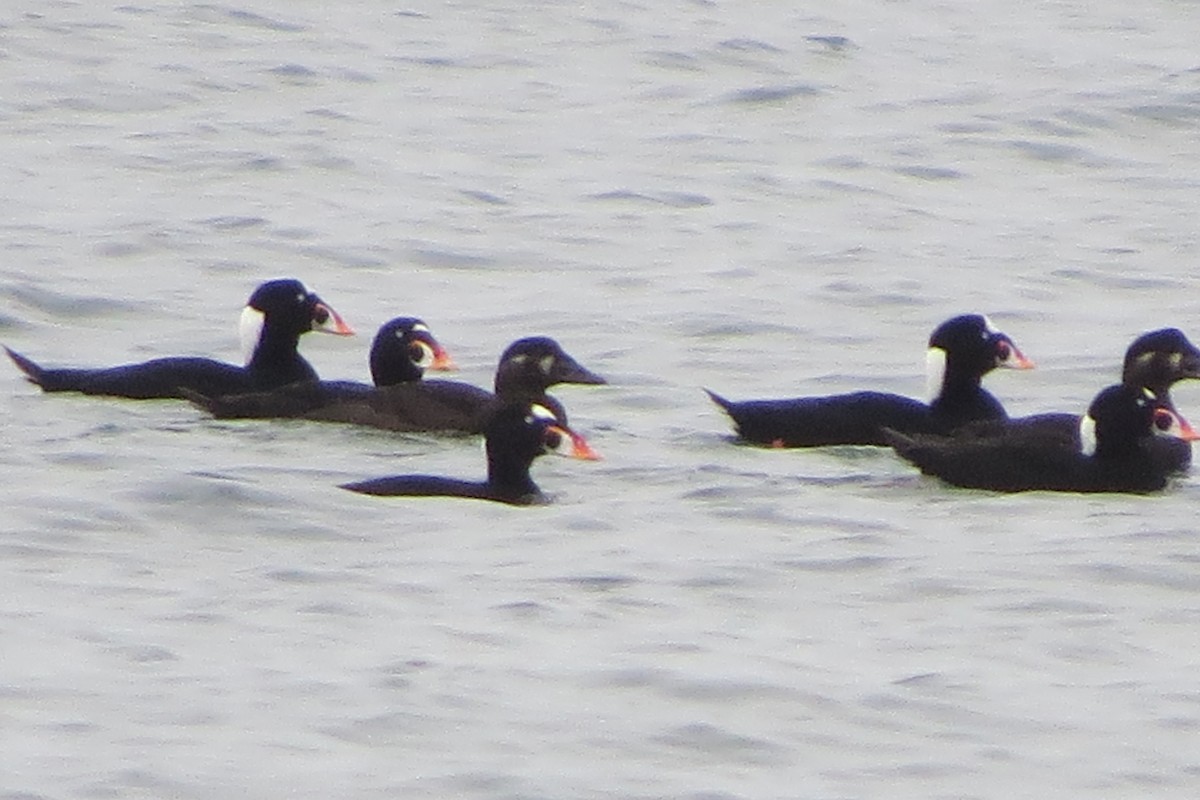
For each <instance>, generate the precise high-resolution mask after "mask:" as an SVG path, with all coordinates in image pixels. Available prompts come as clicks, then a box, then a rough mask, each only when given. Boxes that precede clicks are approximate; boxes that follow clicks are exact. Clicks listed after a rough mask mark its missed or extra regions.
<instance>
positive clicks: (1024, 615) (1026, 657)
mask: <svg viewBox="0 0 1200 800" xmlns="http://www.w3.org/2000/svg"><path fill="white" fill-rule="evenodd" d="M1198 41H1200V4H1198V3H1195V2H1169V3H1138V2H1134V3H1130V2H1116V1H1115V0H1099V1H1098V2H1089V3H1085V2H1082V1H1081V0H1063V1H1062V2H1054V3H1014V2H1001V1H1000V0H980V1H979V2H972V3H943V2H935V1H932V0H908V1H906V2H883V1H882V0H877V1H876V2H865V1H862V0H859V1H856V0H830V2H826V3H819V4H799V3H783V2H779V3H732V2H729V3H726V2H703V1H699V0H694V1H692V2H661V3H645V2H615V3H614V2H580V3H566V2H553V1H551V2H537V3H534V2H525V3H522V2H494V3H486V2H479V0H473V1H470V2H469V1H467V0H463V1H462V2H428V1H422V0H418V2H411V3H401V4H396V3H379V2H351V3H316V2H290V3H285V2H279V0H274V1H273V2H268V1H267V0H260V1H255V0H235V2H232V3H224V2H215V3H188V2H180V3H175V2H172V3H167V2H159V1H158V0H151V1H150V2H140V3H138V2H135V3H129V4H124V5H108V4H102V3H87V2H62V1H57V2H56V1H55V0H45V1H43V2H37V3H34V2H26V1H24V0H16V1H15V2H10V3H6V4H5V6H4V9H3V10H2V11H0V209H2V212H3V213H2V214H0V341H2V342H3V343H4V344H6V345H8V346H10V347H13V348H14V349H16V350H19V351H22V352H24V353H26V354H27V355H29V356H30V357H33V358H35V359H38V360H41V361H43V362H45V363H48V364H56V365H59V364H61V365H68V364H70V365H108V364H117V363H124V362H128V361H136V360H142V359H146V358H150V357H154V356H161V355H177V354H198V355H210V356H215V357H220V358H224V359H227V360H237V359H238V345H237V336H236V327H235V326H236V321H237V316H238V313H239V311H240V309H241V306H242V304H243V303H244V302H245V299H246V297H247V296H248V295H249V293H250V291H251V290H252V288H253V287H254V286H255V284H257V283H258V282H259V281H261V280H263V279H266V278H270V277H276V276H296V277H299V278H301V279H303V280H304V281H306V282H307V283H308V284H309V285H310V286H311V287H312V288H313V289H315V290H316V291H318V292H319V293H320V294H321V295H322V296H323V297H324V298H325V299H326V300H327V301H328V302H329V303H330V304H331V305H333V306H334V307H335V308H336V309H337V310H338V311H339V312H341V314H342V315H343V316H345V317H346V319H347V320H348V321H349V322H350V323H351V324H353V325H355V326H356V327H357V328H358V329H359V331H360V336H359V337H358V338H356V339H340V338H334V337H321V336H316V335H313V336H309V337H307V338H306V339H305V341H304V342H303V350H304V352H305V353H306V355H307V356H308V357H309V358H310V359H311V360H312V362H313V363H314V364H315V365H316V367H317V368H318V370H319V371H320V372H321V373H322V375H324V376H325V377H329V378H348V379H364V378H365V377H366V375H367V371H366V347H367V344H368V342H369V339H370V335H371V334H372V333H373V331H374V328H375V327H376V326H377V325H379V324H380V323H382V322H384V321H385V320H386V319H388V318H390V317H392V316H396V315H399V314H416V315H420V316H422V317H424V318H425V319H426V321H427V322H428V323H429V324H430V326H431V327H432V328H433V330H434V331H435V332H436V333H437V335H438V336H439V338H440V339H441V340H442V341H443V343H444V344H445V345H446V346H447V347H448V348H449V349H450V350H451V352H452V353H453V355H454V356H455V358H456V359H457V360H458V362H459V363H460V365H462V367H463V370H462V371H461V374H460V375H459V376H458V377H460V378H461V379H463V380H468V381H471V382H475V383H479V384H487V383H488V382H489V381H490V375H491V370H492V367H493V366H494V364H495V360H496V357H497V355H498V354H499V352H500V350H501V349H503V347H504V346H505V345H506V344H507V343H508V342H509V341H511V340H512V339H515V338H517V337H519V336H524V335H529V334H538V333H542V334H549V335H552V336H554V337H556V338H557V339H558V340H559V341H560V342H561V343H562V344H563V345H564V347H566V349H567V350H568V351H569V352H571V353H572V354H573V355H575V356H576V357H577V358H578V359H579V360H580V361H581V362H582V363H584V364H585V365H587V366H588V367H590V368H592V369H594V370H596V371H598V372H601V373H602V374H604V375H606V376H607V377H608V378H609V380H610V382H611V383H610V385H609V386H607V387H600V388H592V387H563V388H561V390H559V391H557V396H558V397H559V398H560V399H561V400H563V401H564V402H565V403H566V405H567V407H568V408H569V409H570V412H571V418H572V420H573V422H574V424H575V425H576V427H578V428H579V429H580V430H581V432H583V433H584V434H585V435H587V436H588V437H589V439H590V440H591V442H592V443H593V444H594V445H595V447H596V448H597V449H599V450H600V451H601V452H602V453H603V454H604V456H605V460H604V461H602V462H599V463H595V464H592V463H582V462H571V461H566V460H562V459H543V460H542V461H541V462H539V463H538V464H537V466H536V477H537V479H538V480H539V481H540V482H541V484H542V485H543V487H544V488H545V489H546V490H548V491H550V492H552V493H553V494H554V495H556V499H557V502H556V503H555V504H554V505H551V506H547V507H543V508H533V509H512V508H507V507H500V506H495V505H489V504H484V503H472V502H464V501H453V500H399V499H397V500H394V501H389V500H386V499H380V498H370V497H362V496H357V495H353V494H350V493H348V492H345V491H342V490H340V489H338V488H336V487H337V484H338V483H340V482H344V481H347V480H353V479H358V478H364V477H369V476H374V475H382V474H389V473H397V472H406V471H418V472H439V473H445V474H453V475H461V476H465V477H469V476H473V475H479V474H481V473H482V469H483V461H482V455H481V453H480V449H479V446H478V443H477V442H476V441H473V440H470V439H439V438H436V437H430V436H397V435H391V434H386V433H382V432H377V431H369V430H355V429H352V428H347V427H339V426H334V425H320V424H313V423H298V422H278V423H269V422H253V423H251V422H245V423H241V422H238V423H233V422H215V421H213V420H211V419H208V418H206V417H205V415H204V414H202V413H200V412H199V411H197V410H195V409H193V408H191V407H190V406H189V405H187V404H185V403H180V402H173V401H164V402H144V403H139V402H130V401H121V400H111V399H97V398H85V397H78V396H67V395H43V394H40V393H39V392H38V390H37V389H36V388H35V387H32V386H30V385H29V384H27V383H25V382H24V381H22V380H21V377H20V375H19V373H18V372H17V370H16V369H15V368H11V366H10V365H8V364H3V365H0V420H2V421H0V425H2V427H3V446H2V447H0V596H2V597H3V602H2V603H0V739H2V741H0V798H2V799H3V800H18V799H19V800H33V799H34V798H129V797H146V798H167V797H169V798H229V797H253V798H275V797H293V798H331V797H338V798H447V797H465V798H488V799H491V798H496V799H500V798H504V799H509V798H512V799H514V800H515V799H516V798H522V799H533V798H556V799H557V798H636V799H638V800H641V799H642V798H687V799H689V800H731V799H733V798H745V799H746V800H766V799H768V798H822V799H832V798H873V797H880V798H935V797H939V798H1004V800H1011V799H1012V798H1046V797H1087V798H1125V797H1130V798H1141V797H1150V796H1153V797H1179V798H1192V797H1196V796H1197V795H1198V794H1200V686H1198V681H1200V678H1198V675H1200V537H1198V534H1197V524H1196V503H1197V500H1198V499H1200V485H1198V484H1197V479H1196V478H1194V477H1193V478H1185V479H1183V480H1181V481H1180V482H1179V483H1178V484H1177V485H1176V486H1174V487H1172V488H1171V489H1170V490H1169V491H1168V492H1166V493H1164V494H1163V495H1161V496H1157V497H1120V496H1114V497H1080V496H1069V495H1067V496H1062V495H1059V496H1055V495H1049V494H1037V493H1035V494H1030V495H1025V496H1015V497H1007V496H996V495H992V494H989V493H982V492H964V491H956V490H950V489H947V488H945V487H943V486H940V485H938V484H937V483H936V482H933V481H929V480H927V479H923V478H921V477H919V476H917V475H915V474H914V473H913V472H912V471H911V470H910V469H908V468H907V467H906V466H905V465H903V464H902V463H900V462H899V461H898V460H897V459H895V458H894V457H893V456H892V455H891V454H890V453H889V452H887V451H884V450H877V449H868V448H832V449H826V450H815V451H775V450H769V449H758V448H750V447H743V446H737V445H735V444H734V443H732V441H731V438H730V431H729V427H728V424H727V421H726V420H725V419H723V418H722V416H721V415H720V414H719V413H718V412H717V410H716V409H715V408H714V407H712V406H711V404H710V403H709V402H708V400H707V399H706V398H705V396H704V395H703V393H702V392H701V387H710V388H712V389H714V390H716V391H719V392H721V393H723V394H726V395H728V396H730V397H733V398H737V399H741V398H752V397H785V396H793V395H798V394H819V393H830V392H836V391H845V390H851V389H858V388H877V389H882V390H887V391H896V392H901V393H904V394H910V395H919V394H921V393H922V392H923V388H924V387H923V377H922V367H923V362H922V359H923V350H924V343H925V340H926V337H927V336H928V334H929V331H930V330H931V329H932V328H933V327H934V326H935V325H936V324H937V323H938V322H940V321H941V320H942V319H944V318H946V317H948V316H950V315H952V314H955V313H959V312H963V311H981V312H986V313H988V314H990V315H991V317H992V319H993V320H994V322H995V323H996V324H997V326H998V327H1000V328H1002V329H1003V330H1005V331H1006V332H1008V333H1009V334H1010V335H1011V336H1012V337H1013V338H1014V339H1015V340H1016V341H1017V343H1018V344H1019V345H1020V346H1021V347H1022V349H1023V350H1024V351H1025V353H1026V354H1027V355H1028V356H1030V357H1031V358H1033V359H1034V360H1036V361H1037V362H1038V364H1039V368H1038V369H1037V370H1036V371H1033V372H1028V373H1005V374H996V375H994V376H991V377H990V378H989V380H988V384H989V386H990V387H991V388H992V389H993V390H994V392H995V393H996V394H997V395H998V396H999V397H1001V398H1002V399H1003V401H1004V402H1005V403H1006V405H1007V406H1008V408H1009V410H1010V411H1011V412H1012V413H1014V414H1022V413H1033V412H1036V411H1043V410H1077V409H1082V407H1083V406H1084V405H1086V403H1087V401H1088V399H1089V398H1090V397H1091V396H1092V395H1093V394H1094V393H1095V392H1096V391H1097V390H1098V389H1100V388H1101V387H1102V386H1104V385H1105V384H1107V383H1110V382H1112V381H1114V380H1115V379H1116V378H1117V373H1118V368H1119V361H1120V357H1121V353H1122V351H1123V350H1124V348H1125V345H1126V344H1127V343H1128V342H1129V340H1130V339H1131V338H1132V337H1133V336H1135V335H1136V334H1138V333H1140V332H1142V331H1144V330H1148V329H1151V328H1156V327H1161V326H1165V325H1176V326H1179V327H1182V328H1183V329H1184V330H1185V331H1188V332H1189V333H1190V334H1191V335H1192V337H1193V338H1200V325H1198V324H1197V322H1198V321H1200V292H1198V291H1197V289H1198V288H1200V287H1198V281H1197V278H1196V266H1197V256H1198V251H1200V233H1198V229H1200V213H1198V212H1200V199H1198V198H1200V47H1198V46H1197V42H1198ZM1176 401H1177V402H1178V404H1179V405H1180V406H1181V408H1182V409H1183V410H1184V411H1185V413H1186V412H1188V411H1191V412H1192V414H1193V415H1194V416H1200V386H1187V385H1184V386H1181V387H1179V389H1178V391H1177V394H1176Z"/></svg>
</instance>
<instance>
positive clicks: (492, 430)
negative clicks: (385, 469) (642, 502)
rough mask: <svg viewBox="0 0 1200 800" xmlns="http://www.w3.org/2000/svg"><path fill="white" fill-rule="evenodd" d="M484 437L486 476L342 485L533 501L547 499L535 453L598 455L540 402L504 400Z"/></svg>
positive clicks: (379, 492) (372, 491)
mask: <svg viewBox="0 0 1200 800" xmlns="http://www.w3.org/2000/svg"><path fill="white" fill-rule="evenodd" d="M484 439H485V449H486V452H487V479H486V480H483V481H468V480H461V479H458V478H447V477H442V476H439V475H393V476H389V477H384V478H372V479H370V480H365V481H358V482H355V483H347V484H343V485H342V488H343V489H348V490H350V491H352V492H358V493H359V494H369V495H376V496H381V497H461V498H471V499H476V500H491V501H494V502H498V503H507V504H509V505H520V506H524V505H533V504H537V503H543V502H546V497H545V495H543V494H542V491H541V489H540V488H538V485H537V484H536V483H534V481H533V478H532V477H530V474H529V469H530V467H531V466H532V465H533V462H534V460H535V459H536V458H538V457H539V456H541V455H544V454H546V453H560V454H562V455H570V456H572V457H574V458H583V459H589V460H590V459H595V458H597V456H596V454H595V453H594V452H593V451H592V450H591V449H590V448H588V447H587V446H586V443H584V444H582V445H581V442H582V439H580V438H579V437H578V436H576V435H575V434H573V432H572V431H571V430H570V429H569V428H567V427H566V426H565V425H562V424H561V423H560V422H559V421H558V420H557V419H555V417H554V415H553V413H552V412H550V411H549V410H547V409H545V408H543V407H540V406H538V405H536V404H529V403H506V404H504V405H503V406H502V407H501V408H498V409H497V410H496V412H495V413H494V414H492V416H491V418H490V419H489V420H488V422H487V425H486V426H485V429H484ZM568 445H570V447H569V448H568Z"/></svg>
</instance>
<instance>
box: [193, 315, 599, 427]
mask: <svg viewBox="0 0 1200 800" xmlns="http://www.w3.org/2000/svg"><path fill="white" fill-rule="evenodd" d="M604 382H605V381H604V379H603V378H601V377H600V376H599V375H596V374H595V373H593V372H591V371H590V370H587V369H585V368H584V367H583V366H581V365H580V364H579V363H578V362H577V361H576V360H575V359H574V358H572V357H571V356H570V355H568V354H567V353H566V351H564V350H563V349H562V347H561V346H560V345H559V344H558V343H557V342H556V341H554V340H553V339H550V338H548V337H544V336H536V337H528V338H525V339H519V340H517V341H516V342H514V343H513V344H511V345H510V346H509V347H508V348H507V349H505V351H504V353H503V354H502V355H501V357H500V362H499V364H498V366H497V369H496V378H495V384H494V385H495V390H496V391H495V392H490V391H488V390H486V389H482V388H480V387H477V386H473V385H471V384H468V383H463V382H461V381H449V380H409V381H403V382H397V383H393V384H392V385H388V386H374V387H370V386H362V387H352V386H347V385H340V386H338V387H336V388H335V387H331V386H330V385H328V384H319V385H312V384H301V385H295V386H286V387H282V388H281V389H278V390H274V391H272V392H269V393H264V394H251V395H244V396H233V397H216V398H201V399H200V400H198V401H196V402H197V404H198V405H201V406H202V407H203V408H205V409H206V410H208V411H209V412H211V413H212V414H213V415H214V416H216V417H218V418H222V419H235V418H264V417H290V418H298V419H306V420H314V421H321V422H340V423H348V424H353V425H364V426H368V427H373V428H381V429H383V430H390V431H405V432H449V433H466V434H478V433H483V432H484V429H485V427H486V425H487V422H488V420H489V419H491V417H492V416H493V415H494V414H495V413H496V412H497V411H498V410H499V409H500V408H502V407H503V406H504V405H505V404H508V403H515V402H526V403H533V402H536V403H539V404H540V405H542V406H545V407H548V408H550V409H551V410H552V411H555V412H556V413H560V414H561V416H560V418H559V419H560V421H561V422H563V423H564V424H565V423H566V421H567V420H566V412H565V411H564V410H563V408H562V404H561V403H559V402H558V401H557V400H555V399H554V398H552V397H550V396H549V395H547V394H546V389H548V388H549V387H550V386H552V385H555V384H558V383H583V384H593V385H594V384H603V383H604Z"/></svg>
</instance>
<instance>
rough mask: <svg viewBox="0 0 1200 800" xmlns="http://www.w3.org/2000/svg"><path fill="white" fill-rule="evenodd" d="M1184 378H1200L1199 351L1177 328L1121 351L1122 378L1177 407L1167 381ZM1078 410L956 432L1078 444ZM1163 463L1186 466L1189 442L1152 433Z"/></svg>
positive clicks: (983, 424)
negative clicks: (1123, 358)
mask: <svg viewBox="0 0 1200 800" xmlns="http://www.w3.org/2000/svg"><path fill="white" fill-rule="evenodd" d="M1187 378H1200V350H1198V349H1197V348H1196V346H1195V345H1193V344H1192V343H1191V342H1190V341H1189V340H1188V338H1187V336H1185V335H1184V334H1183V332H1182V331H1180V330H1179V329H1178V328H1161V329H1159V330H1154V331H1150V332H1148V333H1144V334H1142V335H1141V336H1139V337H1137V338H1136V339H1134V340H1133V342H1132V343H1131V344H1130V345H1129V347H1128V348H1127V349H1126V350H1125V360H1124V363H1123V365H1122V368H1121V383H1123V384H1125V385H1126V386H1128V387H1130V388H1132V389H1145V390H1147V391H1149V392H1150V393H1151V394H1153V395H1154V397H1155V398H1156V400H1157V402H1158V403H1159V404H1160V405H1161V406H1164V407H1166V408H1167V409H1170V410H1171V411H1173V412H1175V413H1176V415H1178V416H1179V417H1180V418H1181V419H1183V415H1182V414H1179V412H1178V410H1177V409H1176V408H1175V404H1174V403H1173V402H1172V400H1171V386H1172V385H1174V384H1175V383H1176V382H1178V381H1181V380H1184V379H1187ZM1079 423H1080V416H1079V415H1078V414H1070V413H1065V412H1051V413H1044V414H1032V415H1030V416H1025V417H1017V418H1014V419H1008V420H991V421H984V422H974V423H970V424H968V425H964V426H962V427H960V428H958V429H957V430H956V431H955V432H954V435H955V436H961V437H971V438H989V437H994V436H999V435H1003V436H1005V437H1006V438H1008V439H1010V440H1015V439H1017V438H1018V437H1025V438H1029V439H1031V440H1035V439H1041V440H1043V441H1051V440H1055V441H1058V442H1060V443H1061V444H1062V445H1063V446H1064V447H1070V448H1076V449H1078V448H1079V447H1080V446H1081V442H1080V440H1079ZM1146 446H1147V447H1150V448H1152V449H1153V450H1154V451H1155V453H1156V454H1157V457H1158V458H1159V459H1160V461H1161V463H1163V464H1171V465H1173V468H1174V469H1176V470H1186V469H1187V468H1188V467H1189V466H1190V465H1191V461H1192V445H1191V442H1190V441H1188V440H1186V439H1181V438H1177V437H1156V438H1154V439H1152V440H1151V441H1150V442H1148V443H1147V445H1146Z"/></svg>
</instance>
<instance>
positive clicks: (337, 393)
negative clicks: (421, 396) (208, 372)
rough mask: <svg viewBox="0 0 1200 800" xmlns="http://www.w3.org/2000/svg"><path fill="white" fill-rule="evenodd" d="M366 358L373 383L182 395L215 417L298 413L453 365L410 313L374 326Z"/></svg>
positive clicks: (312, 384)
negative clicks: (209, 394)
mask: <svg viewBox="0 0 1200 800" xmlns="http://www.w3.org/2000/svg"><path fill="white" fill-rule="evenodd" d="M368 360H369V363H370V369H371V379H372V380H373V381H374V385H373V386H372V385H371V384H368V383H360V382H357V381H302V382H300V383H290V384H288V385H287V386H280V387H279V388H277V389H272V390H270V391H266V392H248V393H245V394H231V395H219V396H216V397H206V396H204V395H202V394H197V393H194V392H189V393H187V398H188V399H189V400H191V401H192V403H193V404H194V405H195V406H197V407H198V408H201V409H203V410H205V411H208V412H209V413H211V414H212V415H213V416H214V417H217V418H218V419H270V418H291V417H303V416H304V415H305V414H307V413H308V412H311V411H313V410H315V409H319V408H323V407H325V406H330V405H334V404H337V403H349V402H354V401H357V400H361V399H362V398H364V397H366V396H367V395H368V394H369V393H370V391H371V390H372V389H374V388H376V387H380V386H394V385H396V384H400V383H412V382H414V381H419V380H421V379H422V377H424V375H425V370H427V369H434V370H453V369H456V367H455V365H454V360H453V359H452V358H451V357H450V354H449V353H447V352H446V349H445V348H444V347H442V345H441V344H440V343H439V342H438V340H437V339H436V338H434V336H433V333H431V332H430V330H429V326H428V325H426V324H425V323H424V322H423V321H422V320H420V319H417V318H416V317H396V318H395V319H392V320H389V321H388V322H386V323H384V324H383V325H382V326H380V328H379V331H378V332H377V333H376V334H375V339H374V340H373V341H372V342H371V352H370V356H369V359H368Z"/></svg>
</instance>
